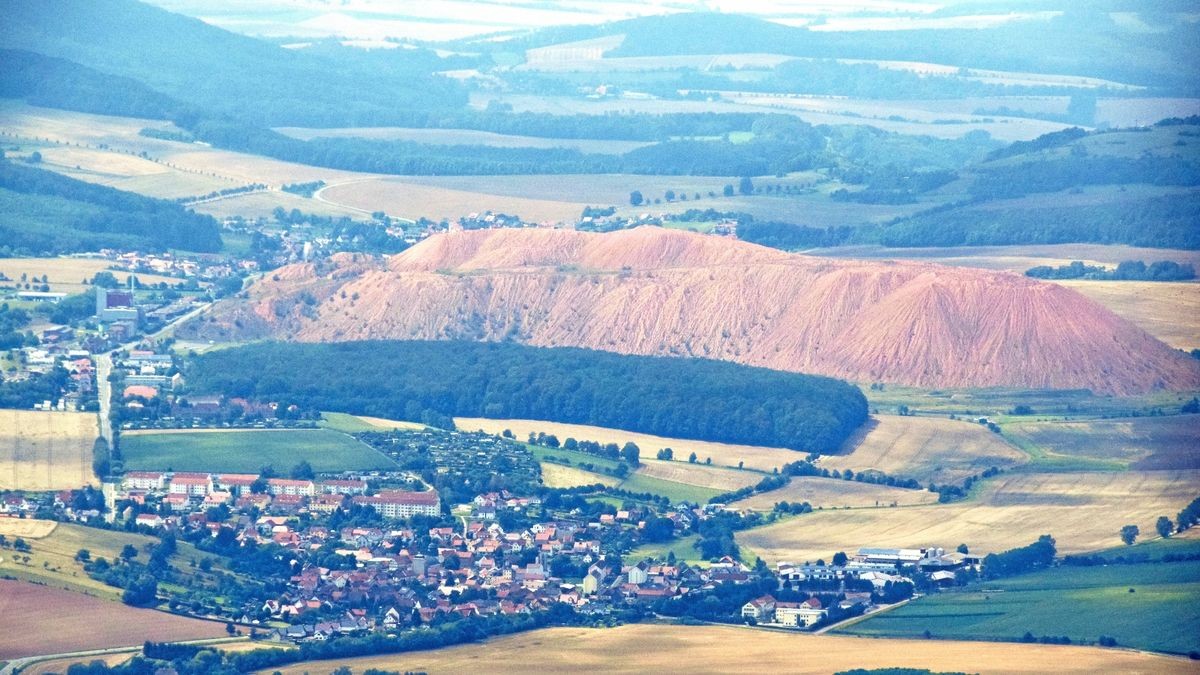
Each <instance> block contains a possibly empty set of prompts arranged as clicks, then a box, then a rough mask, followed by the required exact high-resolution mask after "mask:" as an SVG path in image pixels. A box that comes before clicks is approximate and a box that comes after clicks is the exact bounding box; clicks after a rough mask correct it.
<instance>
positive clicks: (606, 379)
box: [186, 341, 867, 452]
mask: <svg viewBox="0 0 1200 675" xmlns="http://www.w3.org/2000/svg"><path fill="white" fill-rule="evenodd" d="M186 375H187V376H188V381H189V382H190V383H191V386H192V387H193V388H195V389H196V390H198V391H209V392H220V393H223V394H226V395H229V396H243V397H250V398H253V399H256V400H261V401H277V402H281V403H289V404H290V403H294V404H297V405H299V406H300V407H301V408H304V409H310V410H342V411H346V412H351V413H355V414H369V415H376V416H380V417H388V418H391V419H403V420H411V421H422V420H423V419H425V418H426V417H428V415H427V413H432V414H433V415H434V416H442V417H446V416H465V417H491V418H501V419H503V418H511V419H543V420H552V421H557V422H569V423H574V424H591V425H597V426H604V427H610V428H617V429H627V430H629V431H636V432H643V433H650V434H656V435H661V436H670V437H677V438H692V439H699V440H709V441H719V442H727V443H746V444H752V445H766V446H775V447H788V448H794V449H798V450H809V451H814V452H833V451H835V450H837V449H838V448H839V447H840V446H841V444H842V442H843V441H844V440H845V439H846V438H847V437H848V436H849V435H850V433H852V432H853V431H854V430H855V429H856V428H858V426H859V425H861V424H862V423H863V422H864V421H865V420H866V416H867V403H866V398H865V397H864V396H863V394H862V392H861V391H859V390H858V388H857V387H854V386H852V385H848V384H845V383H843V382H839V381H837V380H833V379H830V378H825V377H817V376H811V375H801V374H796V373H784V372H779V371H770V370H766V369H762V368H750V367H747V366H741V365H737V364H732V363H724V362H718V361H707V360H697V359H674V358H663V357H648V356H624V355H617V354H611V353H608V352H598V351H591V350H586V349H573V348H557V349H545V348H537V347H527V346H523V345H516V344H509V343H499V344H497V343H474V342H451V341H435V342H408V341H375V342H347V343H337V344H294V343H261V344H256V345H248V346H245V347H239V348H236V349H228V350H218V351H214V352H210V353H208V354H203V355H200V356H197V357H195V358H193V359H191V360H190V361H189V363H188V365H187V367H186Z"/></svg>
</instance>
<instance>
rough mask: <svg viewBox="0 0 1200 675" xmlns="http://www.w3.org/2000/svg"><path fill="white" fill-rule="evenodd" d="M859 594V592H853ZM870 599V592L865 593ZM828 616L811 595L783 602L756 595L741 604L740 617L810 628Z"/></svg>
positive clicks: (767, 624) (852, 601)
mask: <svg viewBox="0 0 1200 675" xmlns="http://www.w3.org/2000/svg"><path fill="white" fill-rule="evenodd" d="M855 595H859V596H861V594H855ZM865 595H866V596H867V597H866V600H868V601H869V600H870V594H869V593H867V594H865ZM862 601H863V600H862V598H861V597H857V598H854V599H850V598H847V599H846V600H845V601H844V602H846V603H850V604H854V603H861V602H862ZM828 616H829V610H828V609H826V608H825V607H824V606H823V605H822V604H821V601H820V600H819V599H818V598H815V597H812V598H808V599H807V600H802V601H800V602H783V601H779V600H776V599H775V597H774V596H772V595H763V596H760V597H757V598H755V599H753V600H751V601H750V602H747V603H746V604H745V605H742V618H743V619H746V620H753V621H754V622H755V623H757V624H762V625H766V626H786V627H788V628H811V627H813V626H815V625H817V624H818V623H821V622H822V621H824V620H825V618H826V617H828Z"/></svg>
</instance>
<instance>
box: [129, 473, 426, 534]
mask: <svg viewBox="0 0 1200 675" xmlns="http://www.w3.org/2000/svg"><path fill="white" fill-rule="evenodd" d="M367 492H368V486H367V482H366V480H364V479H362V478H337V479H334V478H330V479H322V480H319V481H316V480H306V479H293V478H266V479H264V478H262V477H260V476H258V475H256V474H235V473H222V474H215V473H188V472H169V471H168V472H164V471H130V472H128V473H126V474H125V476H124V479H123V481H122V484H121V490H120V491H119V492H118V493H117V495H116V500H117V501H121V500H125V501H128V502H130V503H132V504H137V505H139V506H147V505H149V506H154V505H158V507H159V508H157V509H151V510H150V511H149V512H143V513H139V514H137V515H136V521H137V523H138V524H139V525H145V526H147V527H151V528H158V527H172V526H177V525H185V524H186V523H185V522H184V520H186V518H185V517H186V516H188V515H189V514H190V515H193V516H197V518H196V520H197V521H198V522H201V523H203V522H204V518H205V513H206V512H207V510H208V509H210V508H218V507H222V506H224V507H228V508H229V509H230V510H231V512H232V511H235V510H236V511H248V510H250V509H252V508H254V509H257V510H258V512H260V513H265V514H269V515H279V516H290V515H296V514H299V513H332V512H333V511H336V510H337V509H339V508H346V507H348V506H350V505H351V504H361V505H363V506H367V507H370V508H371V509H374V510H375V511H376V512H378V513H379V514H380V515H382V516H383V517H385V518H409V517H412V516H415V515H428V516H437V515H439V514H440V513H441V501H440V500H439V498H438V493H437V491H436V490H429V491H425V492H414V491H399V490H391V491H381V492H377V493H375V494H367ZM215 526H216V527H219V526H220V523H216V524H215ZM285 531H286V530H285Z"/></svg>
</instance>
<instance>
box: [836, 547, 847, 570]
mask: <svg viewBox="0 0 1200 675" xmlns="http://www.w3.org/2000/svg"><path fill="white" fill-rule="evenodd" d="M846 560H847V558H846V554H845V553H843V552H842V551H838V552H837V553H834V554H833V566H834V567H845V566H846Z"/></svg>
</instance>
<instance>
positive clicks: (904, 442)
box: [817, 415, 1028, 484]
mask: <svg viewBox="0 0 1200 675" xmlns="http://www.w3.org/2000/svg"><path fill="white" fill-rule="evenodd" d="M1026 461H1028V457H1027V456H1026V455H1025V453H1023V452H1021V451H1020V450H1018V449H1017V448H1015V447H1013V446H1012V445H1010V444H1009V443H1007V442H1006V441H1005V440H1004V439H1003V438H1002V437H1000V436H998V435H996V434H994V433H992V432H990V431H988V430H987V428H986V427H983V426H981V425H979V424H976V423H974V422H970V421H966V420H950V419H946V418H936V417H908V416H905V417H901V416H896V415H874V416H872V418H871V419H870V420H869V421H868V422H867V424H866V426H864V428H863V429H862V430H860V431H859V433H858V434H857V435H856V436H855V437H853V438H852V439H851V440H850V441H849V442H848V443H847V451H846V452H844V453H843V454H838V455H825V456H822V457H821V458H820V459H819V460H817V465H818V466H820V467H822V468H827V469H829V470H830V471H833V470H835V469H837V470H844V469H851V470H853V471H854V472H856V473H859V472H862V471H868V470H871V469H874V470H877V471H882V472H884V473H886V474H888V475H891V476H900V477H905V478H915V479H917V480H918V481H920V482H921V483H922V484H925V483H928V482H930V481H933V482H935V483H949V482H954V483H961V482H962V480H963V479H965V478H966V477H967V476H971V475H975V474H978V473H981V472H982V471H983V470H985V469H987V468H989V467H992V466H995V467H998V468H1001V469H1009V468H1012V467H1015V466H1018V465H1020V464H1022V463H1024V462H1026Z"/></svg>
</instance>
